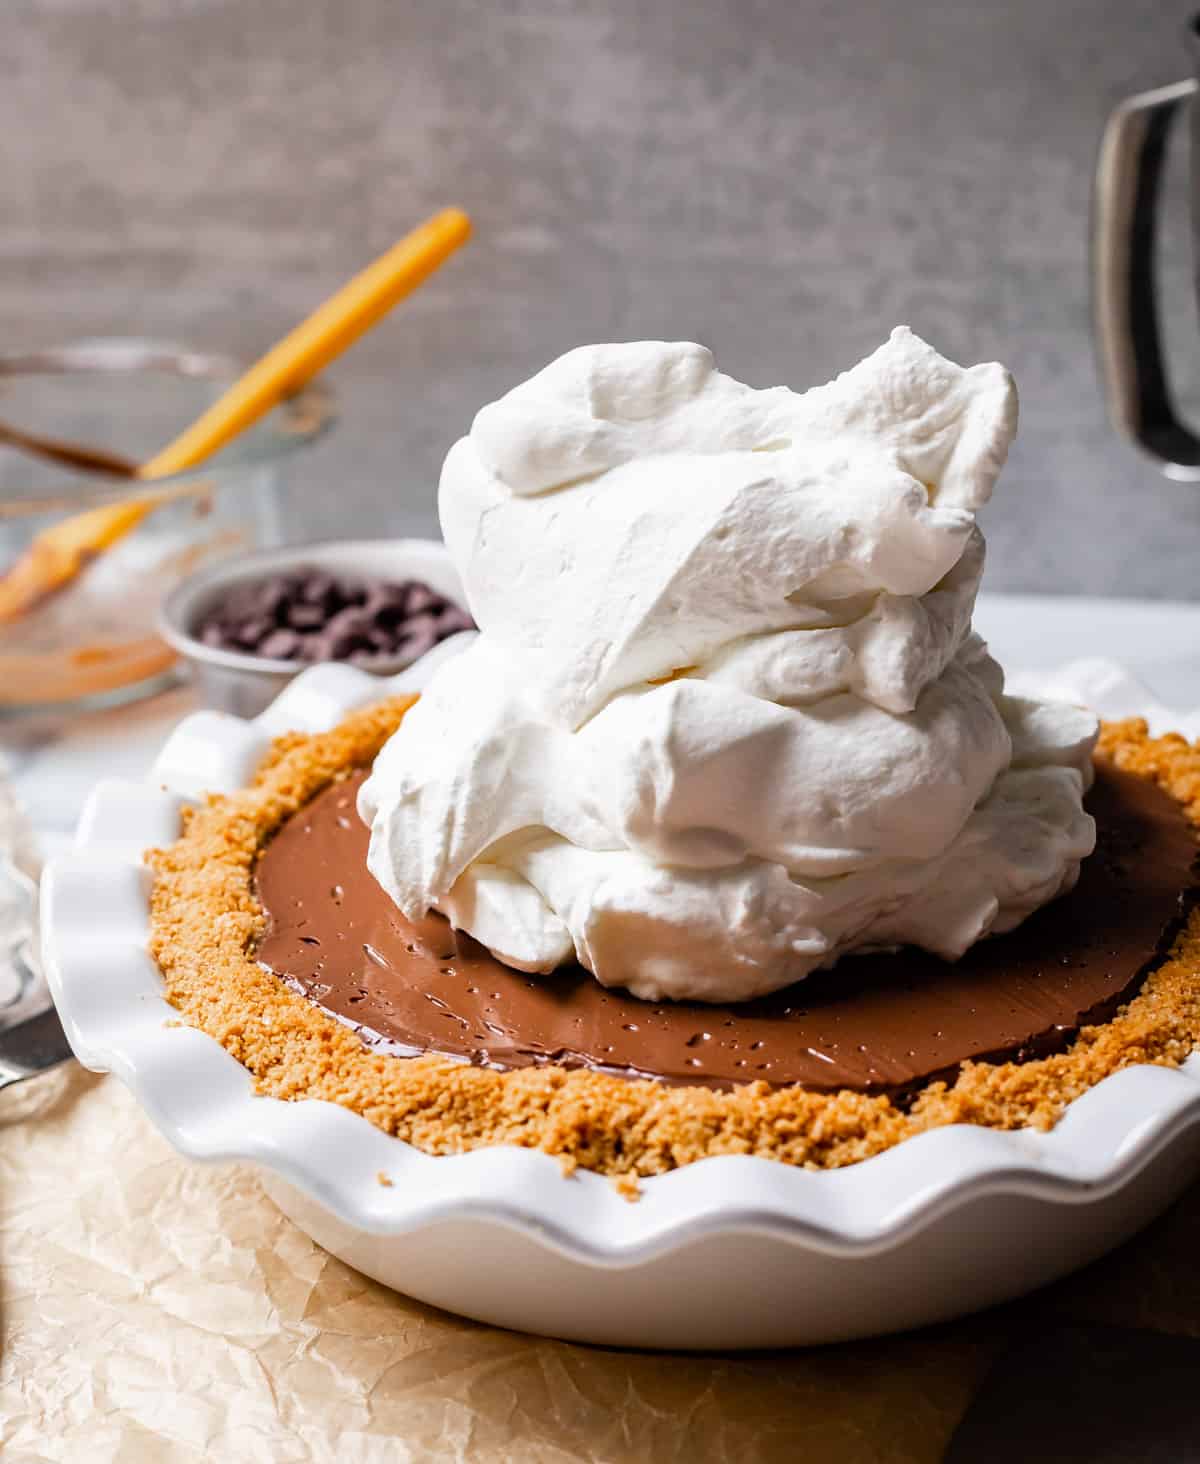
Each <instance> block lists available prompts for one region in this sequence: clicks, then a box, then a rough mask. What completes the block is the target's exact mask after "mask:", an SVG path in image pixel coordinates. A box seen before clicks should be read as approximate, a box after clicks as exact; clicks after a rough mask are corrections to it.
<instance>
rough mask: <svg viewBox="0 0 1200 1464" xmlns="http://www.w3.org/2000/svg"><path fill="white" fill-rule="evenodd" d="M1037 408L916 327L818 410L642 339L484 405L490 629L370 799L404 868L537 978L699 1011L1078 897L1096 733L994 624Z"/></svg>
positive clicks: (464, 443) (815, 393)
mask: <svg viewBox="0 0 1200 1464" xmlns="http://www.w3.org/2000/svg"><path fill="white" fill-rule="evenodd" d="M1016 418H1017V408H1016V394H1015V390H1014V387H1013V383H1012V379H1011V377H1010V376H1009V374H1008V373H1007V372H1006V371H1005V370H1004V369H1003V368H1002V367H1001V366H998V365H995V364H991V365H982V366H973V367H970V368H966V369H964V368H962V367H960V366H956V365H954V364H953V363H952V362H950V361H947V360H945V359H944V358H943V357H941V356H939V355H938V354H937V352H936V351H934V350H933V349H932V347H930V346H928V345H926V344H925V342H923V341H921V340H920V339H919V338H918V337H917V336H915V335H913V333H912V332H911V331H909V330H907V329H905V328H903V327H901V328H899V329H897V330H896V331H894V332H893V333H892V335H891V337H890V339H889V340H888V341H887V342H885V344H884V345H883V346H881V347H880V348H879V350H877V351H876V352H875V353H874V354H873V355H871V356H869V357H868V358H867V359H866V360H865V361H863V362H861V363H860V364H859V365H858V366H856V367H854V368H853V369H852V370H850V371H847V372H845V373H843V374H842V375H841V376H839V377H837V379H836V380H834V381H832V382H830V383H829V384H828V385H826V386H822V387H817V388H815V389H814V390H811V391H808V392H804V393H796V392H792V391H790V390H788V389H787V388H786V387H775V388H772V389H769V390H755V389H754V388H752V387H749V386H746V385H743V384H742V383H740V382H738V381H735V380H733V379H732V378H731V377H728V376H725V375H722V374H721V373H720V372H719V371H717V369H716V367H715V365H714V362H713V358H712V356H711V354H710V353H709V352H708V351H707V350H705V349H704V348H703V347H702V346H697V345H693V344H690V343H664V342H657V341H643V342H635V343H628V344H620V345H606V346H588V347H584V348H582V349H580V350H576V351H570V352H568V353H567V354H566V355H565V356H562V357H560V358H559V360H557V361H555V362H553V363H552V364H551V365H550V366H548V367H546V369H545V370H543V371H541V372H539V373H538V374H537V375H536V376H534V377H533V378H531V379H530V380H529V381H527V382H525V383H524V384H522V385H521V386H518V387H516V388H515V389H514V390H513V391H510V392H509V393H507V395H505V396H504V397H502V398H501V399H500V400H499V401H497V402H495V403H492V404H491V405H490V406H486V407H484V408H483V409H482V410H481V411H480V412H479V413H478V414H477V416H476V418H475V421H474V423H473V425H472V428H471V431H470V434H469V435H468V436H467V437H464V438H463V439H461V440H460V441H459V442H457V443H456V444H455V445H454V447H453V448H452V449H451V451H450V453H449V455H448V456H447V459H446V463H445V466H444V468H443V472H442V481H441V490H440V509H441V517H442V526H443V531H444V533H445V537H446V542H447V544H448V546H449V548H450V551H451V553H452V555H453V557H454V559H455V561H456V563H457V565H458V567H459V570H460V572H461V574H462V578H463V582H464V585H465V587H466V593H467V598H468V602H469V604H470V607H471V610H472V613H473V615H474V617H475V620H476V622H477V623H478V625H479V627H480V630H481V635H480V637H479V639H478V640H477V641H476V642H475V643H474V644H473V645H472V646H471V647H470V648H469V649H468V650H467V651H466V652H465V653H464V654H463V655H461V656H460V657H458V658H457V659H455V660H454V661H452V662H450V663H448V664H447V665H445V666H444V667H443V668H442V669H441V670H440V671H439V672H438V673H437V674H436V676H435V677H434V680H433V682H432V683H431V685H430V687H429V688H428V690H427V691H426V693H425V695H424V696H423V697H422V699H421V701H420V702H419V703H418V704H417V706H416V707H415V708H414V709H413V710H412V711H411V712H410V713H409V714H408V716H407V717H406V719H405V721H404V723H403V724H402V726H401V728H400V729H399V731H398V732H397V733H396V735H395V736H394V737H393V738H392V739H391V741H390V742H389V743H388V745H387V746H386V747H385V748H384V749H383V751H382V753H381V754H380V756H379V758H378V760H377V762H376V765H375V768H374V770H373V772H372V775H371V777H370V778H369V779H368V781H367V782H366V783H365V784H364V786H363V789H362V791H361V794H360V805H359V806H360V810H361V812H362V815H363V817H364V818H365V819H366V820H367V821H368V822H369V823H370V824H371V829H372V834H371V846H370V855H369V861H368V862H369V866H370V868H371V870H372V871H373V873H374V874H375V876H376V877H377V878H378V879H379V880H380V882H381V883H382V884H383V886H384V888H385V889H386V890H387V891H388V892H389V893H390V894H391V895H392V897H393V899H394V900H395V901H396V903H397V904H398V905H399V906H400V908H401V909H402V910H403V911H404V913H405V914H406V915H409V916H410V917H418V916H420V915H422V914H424V913H425V912H426V911H427V910H428V909H429V908H430V907H431V906H435V907H436V908H438V909H441V910H442V911H444V912H445V913H446V914H447V915H448V916H449V917H450V919H451V920H452V921H453V922H454V923H455V924H456V925H458V926H460V927H461V928H464V929H466V930H468V931H470V933H471V934H473V935H475V936H476V937H477V938H478V939H479V940H481V941H482V942H483V943H484V944H485V945H487V946H488V947H489V948H490V949H491V950H492V951H493V952H494V953H495V954H496V955H497V956H498V957H499V958H500V959H502V960H505V961H508V962H509V963H510V964H512V965H515V966H517V967H519V968H521V969H527V970H551V969H553V967H555V966H556V965H560V964H563V963H564V962H566V961H570V960H573V959H579V960H580V961H582V962H583V964H584V965H585V966H587V967H588V969H589V970H591V971H592V972H593V973H594V975H595V976H596V977H597V979H598V980H600V981H601V982H604V983H605V984H609V985H622V986H626V987H628V988H629V989H630V990H631V991H633V992H634V993H635V994H636V995H641V996H646V997H648V998H653V999H658V998H661V997H693V998H698V999H701V1000H738V999H741V998H746V997H751V996H755V995H759V994H761V993H763V992H766V991H770V990H772V989H775V988H777V987H780V986H783V985H786V984H788V983H789V982H791V981H795V980H797V979H799V978H801V977H802V976H804V975H805V974H807V972H809V971H811V970H813V969H815V968H816V967H818V966H823V965H829V964H831V963H832V962H834V961H835V960H836V959H837V957H838V956H839V955H841V954H842V953H844V952H846V951H848V950H854V949H862V948H871V947H879V946H886V945H894V944H899V943H905V942H911V943H915V944H920V945H924V946H926V947H928V948H930V949H933V950H935V951H938V952H940V953H942V954H944V955H947V956H953V955H957V954H960V953H961V952H962V951H963V950H965V949H966V948H967V946H968V945H970V944H971V943H972V942H973V941H974V940H976V939H978V938H980V937H981V936H982V935H984V934H987V933H988V932H990V931H999V930H1003V929H1007V928H1009V927H1011V926H1012V925H1013V924H1015V923H1017V922H1018V921H1019V920H1020V919H1022V918H1023V917H1024V916H1025V915H1026V914H1028V913H1029V912H1030V911H1031V910H1032V909H1034V908H1036V906H1037V905H1038V904H1041V903H1043V902H1044V901H1045V900H1046V899H1048V898H1050V897H1052V895H1053V894H1054V893H1056V892H1057V891H1059V890H1061V889H1065V888H1067V887H1069V885H1070V884H1071V883H1072V882H1073V880H1074V878H1075V877H1076V875H1077V873H1078V866H1079V860H1080V859H1081V858H1082V857H1084V856H1085V855H1086V854H1087V853H1088V852H1089V851H1090V849H1091V847H1092V840H1093V837H1094V830H1093V828H1092V824H1091V820H1090V819H1089V818H1088V816H1087V815H1086V814H1085V813H1084V812H1083V808H1082V795H1083V791H1084V788H1085V786H1086V784H1087V781H1088V778H1089V776H1090V749H1091V744H1092V741H1093V740H1094V737H1095V730H1096V728H1095V721H1094V719H1093V718H1091V717H1090V715H1089V714H1087V713H1084V712H1080V711H1078V710H1076V709H1073V708H1068V707H1056V706H1053V705H1051V704H1040V703H1025V702H1017V701H1015V700H1013V699H1011V698H1006V697H1005V696H1004V693H1003V675H1002V673H1001V671H1000V668H999V667H998V666H997V665H996V664H995V662H994V661H993V660H992V659H991V657H990V656H988V654H987V650H986V647H985V646H984V645H983V643H982V642H981V641H980V640H979V638H978V637H977V636H976V635H975V634H974V633H973V631H972V629H971V616H972V612H973V608H974V602H975V596H976V592H977V590H978V586H979V581H980V577H981V575H982V572H983V564H984V544H983V538H982V535H981V534H980V532H979V529H978V528H977V526H976V524H975V511H976V510H977V509H978V508H979V507H981V506H982V505H983V504H984V503H985V502H986V501H987V499H988V497H989V496H990V494H991V491H992V488H993V486H994V484H995V481H996V478H997V475H998V473H999V471H1000V469H1001V466H1002V465H1003V462H1004V459H1005V455H1006V453H1007V450H1008V446H1009V443H1010V441H1011V439H1012V437H1013V434H1014V432H1015V430H1016Z"/></svg>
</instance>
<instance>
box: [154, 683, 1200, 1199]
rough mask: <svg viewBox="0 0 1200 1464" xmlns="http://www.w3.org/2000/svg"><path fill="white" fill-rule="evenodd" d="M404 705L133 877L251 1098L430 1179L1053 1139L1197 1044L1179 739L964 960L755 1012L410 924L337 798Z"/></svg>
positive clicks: (292, 742) (1121, 743)
mask: <svg viewBox="0 0 1200 1464" xmlns="http://www.w3.org/2000/svg"><path fill="white" fill-rule="evenodd" d="M410 705H411V699H401V700H393V701H390V702H385V703H383V704H381V705H378V706H376V707H373V708H370V709H368V710H366V711H363V712H360V713H357V714H355V715H354V716H352V717H350V718H349V719H348V720H346V721H345V722H344V723H343V724H342V725H341V726H339V727H338V728H336V729H335V730H333V731H332V732H329V733H325V734H320V735H316V736H301V735H292V736H289V737H286V738H283V739H281V740H280V741H279V742H278V743H277V744H276V745H275V747H274V749H273V751H272V753H271V755H270V757H269V758H268V759H267V761H266V763H265V764H264V766H263V767H262V768H261V769H260V770H259V773H258V775H257V778H256V780H255V782H254V784H253V786H252V787H250V788H249V789H247V790H246V791H244V792H240V793H237V794H234V795H231V796H229V797H225V798H214V799H211V800H210V801H209V802H208V803H207V804H206V805H205V806H204V807H202V808H200V809H198V810H196V811H194V812H192V813H191V814H190V816H188V818H187V820H186V825H185V831H184V834H183V837H182V838H181V839H180V840H179V841H178V842H177V843H176V844H174V845H172V846H171V847H170V848H167V849H164V850H158V851H155V852H154V853H153V854H152V855H151V856H150V862H151V864H152V867H153V869H154V872H155V876H156V878H155V885H154V890H153V896H152V938H151V950H152V952H153V954H154V956H155V958H156V959H157V961H158V963H159V965H160V968H161V970H162V973H163V979H164V982H165V985H166V994H167V996H168V998H169V1000H170V1001H171V1002H172V1004H173V1005H174V1006H175V1007H176V1008H177V1009H178V1010H179V1012H180V1014H181V1017H182V1018H183V1020H184V1021H185V1022H186V1023H188V1024H189V1025H193V1026H196V1027H199V1028H200V1029H201V1030H203V1031H205V1032H207V1033H208V1034H209V1035H210V1036H212V1037H214V1038H216V1039H217V1040H218V1041H219V1042H221V1043H222V1045H223V1046H224V1047H225V1048H226V1049H227V1050H228V1051H229V1052H231V1053H232V1054H233V1056H235V1057H236V1058H237V1059H238V1060H239V1061H240V1062H242V1063H243V1064H244V1065H245V1066H246V1067H247V1068H248V1069H249V1071H250V1072H251V1073H252V1074H253V1076H254V1079H255V1081H256V1084H257V1087H258V1090H259V1091H260V1092H262V1093H266V1094H270V1095H271V1096H273V1097H276V1098H285V1099H287V1098H321V1099H325V1100H328V1101H332V1102H336V1103H341V1104H343V1105H345V1106H346V1107H348V1108H351V1109H353V1110H355V1111H356V1112H359V1113H361V1114H362V1115H363V1116H365V1117H366V1118H368V1119H370V1120H371V1122H373V1123H375V1124H377V1125H378V1126H379V1127H380V1128H382V1129H384V1130H385V1131H387V1132H388V1133H392V1134H396V1135H398V1136H399V1137H401V1138H403V1139H405V1140H407V1141H408V1142H410V1143H413V1144H415V1145H417V1146H418V1147H420V1148H421V1149H424V1150H426V1151H427V1152H430V1153H437V1154H445V1153H457V1152H462V1151H464V1150H468V1149H473V1148H477V1147H481V1146H485V1145H490V1144H517V1145H522V1146H525V1147H535V1148H541V1149H543V1150H545V1151H547V1152H549V1153H552V1154H554V1155H556V1156H558V1157H559V1158H560V1159H561V1161H562V1162H563V1164H564V1166H565V1167H567V1168H572V1167H574V1166H576V1165H583V1166H585V1167H587V1168H590V1169H595V1170H598V1171H601V1172H604V1173H607V1174H610V1175H613V1176H616V1177H618V1178H625V1179H629V1178H633V1177H636V1176H639V1175H650V1174H657V1173H661V1172H663V1171H665V1170H669V1169H673V1168H675V1167H678V1166H679V1165H682V1164H687V1163H690V1162H692V1161H694V1160H696V1159H701V1158H705V1157H708V1156H711V1155H716V1154H757V1155H762V1156H766V1157H771V1158H775V1159H779V1160H782V1161H784V1162H787V1163H791V1164H799V1165H804V1166H808V1167H815V1168H823V1167H829V1168H832V1167H837V1166H841V1165H845V1164H849V1163H853V1162H855V1161H858V1160H861V1159H864V1158H867V1157H869V1156H870V1155H872V1154H876V1153H878V1152H880V1151H881V1150H883V1149H886V1148H888V1147H890V1146H891V1145H893V1144H896V1143H899V1142H901V1141H902V1140H904V1139H906V1138H909V1137H911V1136H912V1135H914V1134H917V1133H920V1132H922V1131H924V1130H926V1129H929V1128H933V1127H937V1126H940V1125H943V1124H949V1123H963V1122H967V1123H975V1124H984V1125H989V1126H992V1127H996V1128H1005V1129H1013V1128H1020V1127H1024V1126H1034V1127H1038V1128H1048V1127H1050V1126H1051V1125H1053V1123H1054V1122H1055V1121H1056V1120H1057V1119H1058V1118H1059V1117H1060V1116H1061V1114H1062V1112H1063V1110H1064V1108H1065V1106H1066V1105H1067V1104H1068V1103H1069V1102H1070V1101H1071V1100H1072V1099H1074V1098H1076V1097H1078V1096H1079V1095H1080V1094H1081V1093H1082V1092H1084V1091H1085V1090H1086V1089H1087V1088H1089V1087H1091V1086H1092V1085H1093V1084H1095V1083H1097V1082H1099V1081H1100V1080H1101V1079H1103V1078H1105V1077H1107V1076H1109V1075H1110V1074H1111V1073H1114V1072H1116V1071H1118V1070H1119V1069H1120V1068H1122V1067H1125V1066H1128V1065H1131V1064H1134V1063H1157V1064H1161V1065H1167V1066H1172V1065H1177V1064H1178V1063H1180V1062H1182V1061H1183V1060H1184V1059H1185V1058H1186V1057H1187V1056H1188V1054H1189V1053H1191V1052H1192V1051H1193V1050H1194V1049H1195V1047H1196V1046H1197V1043H1198V1042H1200V911H1198V909H1197V903H1196V898H1195V897H1196V892H1197V890H1198V889H1200V876H1198V873H1197V869H1196V863H1195V861H1196V836H1195V828H1196V826H1200V747H1194V746H1191V745H1189V744H1188V743H1187V742H1185V741H1184V740H1183V739H1182V738H1180V737H1177V736H1167V737H1160V738H1153V737H1150V736H1149V734H1148V732H1147V729H1146V726H1145V724H1144V723H1142V722H1140V721H1129V722H1122V723H1113V724H1108V725H1106V726H1105V727H1104V729H1103V732H1102V735H1101V739H1100V743H1099V747H1098V749H1097V754H1096V779H1095V783H1094V785H1093V787H1092V790H1091V792H1090V794H1089V795H1088V800H1087V807H1088V810H1089V812H1090V813H1091V814H1092V815H1093V816H1094V818H1095V820H1096V824H1097V848H1096V852H1095V853H1094V854H1093V855H1092V856H1091V857H1090V858H1088V859H1086V860H1085V861H1084V864H1083V870H1082V874H1081V877H1080V879H1079V882H1078V884H1077V885H1076V886H1075V888H1074V889H1073V890H1072V891H1071V892H1070V893H1069V894H1066V895H1064V896H1062V897H1061V898H1059V899H1058V900H1055V901H1053V902H1051V903H1050V904H1048V905H1046V906H1045V907H1044V908H1042V909H1041V910H1039V911H1038V912H1037V913H1036V914H1034V915H1032V916H1031V917H1029V918H1028V919H1027V920H1026V921H1025V922H1024V923H1023V924H1021V925H1020V926H1019V927H1018V928H1017V929H1016V930H1014V931H1011V932H1010V933H1008V934H1004V935H999V936H994V937H992V938H991V939H989V940H985V941H981V942H979V943H978V944H976V945H974V946H973V947H972V948H971V949H970V950H969V951H968V952H967V953H966V955H964V956H963V957H962V959H961V960H959V961H957V962H954V963H950V962H945V961H942V960H940V959H938V958H937V957H935V956H932V955H929V954H927V953H925V952H922V951H918V950H915V949H903V950H900V951H890V952H889V951H881V952H878V953H875V954H870V955H858V956H853V957H849V958H843V960H841V961H840V962H839V963H838V964H837V966H836V967H835V968H834V969H833V970H831V971H828V972H819V973H816V974H814V975H812V976H810V977H809V978H808V979H806V980H804V981H802V982H798V983H797V984H796V985H794V986H792V987H789V988H787V989H785V990H783V991H781V992H777V993H775V994H774V995H772V996H769V997H766V998H760V999H758V1000H755V1001H751V1002H742V1003H732V1004H727V1005H710V1004H702V1003H697V1002H667V1003H653V1002H648V1001H643V1000H639V999H637V998H635V997H633V996H630V995H628V994H627V993H625V992H622V991H620V990H616V989H606V988H604V987H602V986H600V985H599V984H598V983H597V982H596V981H594V980H593V979H592V978H591V977H590V976H589V975H588V974H587V973H586V972H585V971H583V970H582V969H580V968H565V969H560V970H558V971H555V972H553V973H551V974H549V975H529V974H526V973H524V972H521V971H517V970H514V969H512V968H510V967H508V966H505V965H503V964H501V963H500V962H499V961H497V960H496V959H494V958H493V957H492V956H490V955H489V954H488V953H487V952H486V951H485V950H484V949H483V948H482V947H481V946H479V945H478V944H476V943H475V942H474V941H473V940H472V939H471V938H470V937H468V936H465V935H462V934H460V933H456V932H455V931H454V930H453V929H452V928H451V927H450V925H449V924H448V923H447V922H446V921H445V919H444V918H443V917H441V916H440V915H436V914H433V915H430V916H428V917H427V918H425V919H424V920H422V921H419V922H411V921H408V920H407V919H406V918H405V917H404V916H403V915H402V914H401V913H400V911H399V910H398V909H397V908H396V906H395V905H394V904H393V903H392V901H391V900H390V899H389V897H388V896H387V895H386V894H385V893H384V891H383V890H382V888H381V887H380V886H379V885H378V884H377V883H376V882H375V880H374V879H373V878H372V877H371V875H370V874H369V873H368V871H367V868H366V863H365V859H366V847H367V838H368V831H367V829H366V827H365V825H364V824H363V823H362V822H361V820H360V819H359V817H358V816H357V814H356V811H355V794H356V790H357V787H358V785H359V783H360V782H361V781H362V779H363V777H364V776H365V771H366V769H367V768H368V767H369V766H370V764H371V762H372V760H373V758H374V757H375V755H376V753H377V752H378V750H379V748H380V747H381V746H382V744H383V743H384V741H385V740H386V739H387V738H388V737H389V736H390V735H391V733H392V732H393V731H394V730H395V729H396V727H397V726H398V725H399V723H400V721H401V719H402V717H403V716H404V713H405V712H406V711H407V709H408V707H409V706H410Z"/></svg>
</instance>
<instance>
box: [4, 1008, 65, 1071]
mask: <svg viewBox="0 0 1200 1464" xmlns="http://www.w3.org/2000/svg"><path fill="white" fill-rule="evenodd" d="M70 1056H72V1053H71V1044H70V1043H69V1042H68V1041H67V1037H66V1033H65V1032H64V1031H63V1027H62V1023H61V1022H60V1021H59V1019H58V1013H57V1012H56V1011H55V1010H54V1008H53V1007H48V1008H47V1009H46V1010H45V1011H43V1012H39V1013H38V1014H37V1016H35V1017H28V1018H27V1019H26V1020H25V1021H23V1022H21V1023H19V1024H18V1025H17V1026H15V1027H7V1028H5V1029H4V1031H2V1032H0V1088H7V1087H8V1086H9V1084H10V1083H19V1082H20V1081H21V1080H22V1078H32V1077H33V1076H34V1074H35V1073H41V1072H45V1070H46V1069H47V1068H51V1067H55V1066H56V1065H57V1064H58V1063H60V1062H66V1060H67V1058H69V1057H70Z"/></svg>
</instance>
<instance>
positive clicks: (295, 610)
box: [285, 600, 329, 630]
mask: <svg viewBox="0 0 1200 1464" xmlns="http://www.w3.org/2000/svg"><path fill="white" fill-rule="evenodd" d="M285 614H286V617H287V623H288V625H290V626H291V628H292V629H293V630H320V628H321V627H322V626H323V625H324V624H325V622H326V620H327V619H328V618H329V617H328V616H327V615H326V613H325V611H324V610H322V609H321V607H320V605H309V604H307V603H306V602H305V601H303V600H302V601H300V602H299V603H298V604H297V603H293V604H290V605H289V606H288V607H287V610H286V612H285Z"/></svg>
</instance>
